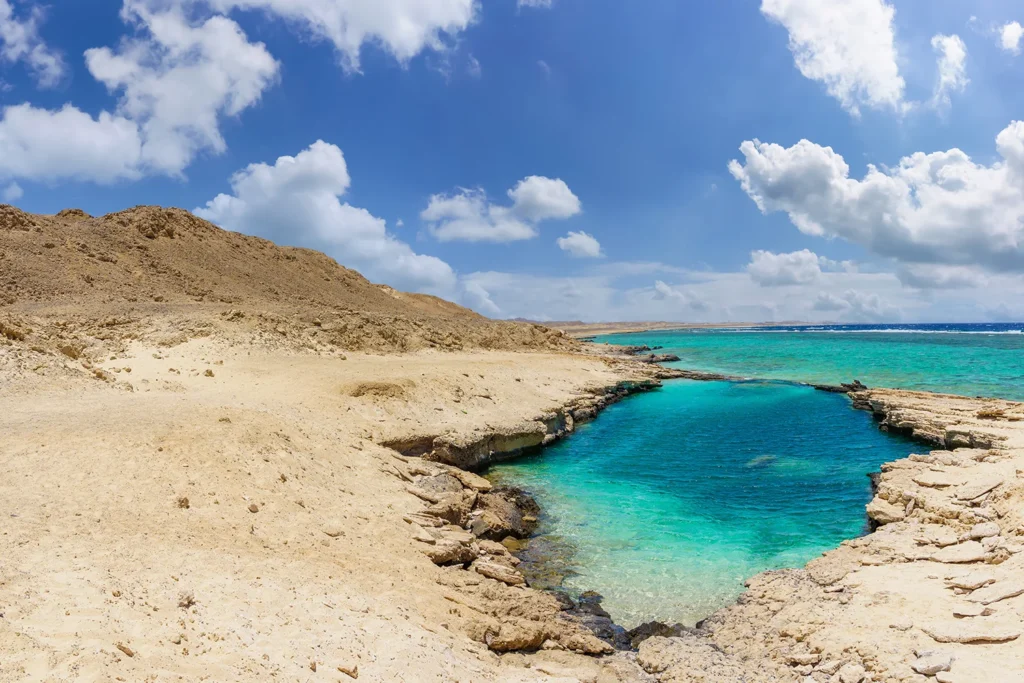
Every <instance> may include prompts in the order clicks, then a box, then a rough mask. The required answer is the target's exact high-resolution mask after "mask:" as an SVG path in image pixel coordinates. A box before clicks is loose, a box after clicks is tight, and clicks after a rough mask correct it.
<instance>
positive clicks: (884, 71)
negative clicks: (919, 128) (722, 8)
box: [761, 0, 906, 115]
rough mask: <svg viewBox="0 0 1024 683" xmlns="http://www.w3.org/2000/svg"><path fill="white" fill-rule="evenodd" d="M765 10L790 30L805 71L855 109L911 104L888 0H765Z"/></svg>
mask: <svg viewBox="0 0 1024 683" xmlns="http://www.w3.org/2000/svg"><path fill="white" fill-rule="evenodd" d="M761 12H762V13H763V14H764V15H765V16H766V17H767V18H769V19H770V20H772V21H775V22H777V23H779V24H781V25H782V26H784V27H785V28H786V30H787V31H788V32H789V49H790V51H791V52H792V53H793V59H794V61H795V62H796V66H797V68H798V69H799V70H800V73H801V74H803V76H804V77H805V78H809V79H811V80H814V81H818V82H820V83H823V84H824V85H825V89H826V90H827V91H828V94H829V95H831V96H832V97H834V98H836V99H837V100H839V103H840V104H841V105H842V106H843V108H844V109H846V110H847V111H849V112H850V113H851V114H854V115H859V114H860V108H861V107H868V108H872V109H890V110H894V111H903V110H904V109H905V108H906V105H905V103H904V101H903V94H904V89H905V87H906V84H905V82H904V80H903V77H902V76H900V72H899V66H898V64H897V61H898V60H897V52H896V39H895V32H894V29H893V17H894V15H895V10H894V9H893V7H892V5H890V4H889V3H887V2H885V0H846V1H845V2H821V0H763V2H762V3H761Z"/></svg>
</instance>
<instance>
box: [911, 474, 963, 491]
mask: <svg viewBox="0 0 1024 683" xmlns="http://www.w3.org/2000/svg"><path fill="white" fill-rule="evenodd" d="M912 481H913V482H914V483H915V484H917V485H918V486H925V487H927V488H934V489H939V488H946V487H947V486H955V485H956V484H959V483H961V482H962V481H963V479H962V478H961V477H955V476H953V475H950V474H947V473H945V472H930V471H928V472H921V473H920V474H915V475H914V476H913V477H912Z"/></svg>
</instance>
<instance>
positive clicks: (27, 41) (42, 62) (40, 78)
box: [0, 0, 65, 88]
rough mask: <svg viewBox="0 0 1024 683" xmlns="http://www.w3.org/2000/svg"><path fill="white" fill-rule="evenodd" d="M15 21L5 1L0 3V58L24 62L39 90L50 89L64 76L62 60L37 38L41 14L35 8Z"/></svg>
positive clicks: (7, 2)
mask: <svg viewBox="0 0 1024 683" xmlns="http://www.w3.org/2000/svg"><path fill="white" fill-rule="evenodd" d="M27 15H28V16H23V17H20V18H16V17H15V16H14V8H13V7H11V3H10V2H9V1H8V0H0V59H3V60H4V61H6V62H11V63H14V62H24V64H25V66H26V67H28V69H29V71H31V72H32V74H33V75H34V76H35V79H36V82H37V83H38V84H39V86H40V87H43V88H52V87H54V86H55V85H57V84H58V83H59V82H60V81H61V79H62V78H63V77H64V71H65V67H64V60H63V59H62V58H61V56H60V53H58V52H56V51H54V50H52V49H51V48H49V47H47V45H46V43H45V42H44V41H43V39H42V38H41V37H40V36H39V24H40V23H42V20H43V11H42V9H40V8H39V7H38V6H37V7H33V8H32V9H31V10H29V11H28V12H27Z"/></svg>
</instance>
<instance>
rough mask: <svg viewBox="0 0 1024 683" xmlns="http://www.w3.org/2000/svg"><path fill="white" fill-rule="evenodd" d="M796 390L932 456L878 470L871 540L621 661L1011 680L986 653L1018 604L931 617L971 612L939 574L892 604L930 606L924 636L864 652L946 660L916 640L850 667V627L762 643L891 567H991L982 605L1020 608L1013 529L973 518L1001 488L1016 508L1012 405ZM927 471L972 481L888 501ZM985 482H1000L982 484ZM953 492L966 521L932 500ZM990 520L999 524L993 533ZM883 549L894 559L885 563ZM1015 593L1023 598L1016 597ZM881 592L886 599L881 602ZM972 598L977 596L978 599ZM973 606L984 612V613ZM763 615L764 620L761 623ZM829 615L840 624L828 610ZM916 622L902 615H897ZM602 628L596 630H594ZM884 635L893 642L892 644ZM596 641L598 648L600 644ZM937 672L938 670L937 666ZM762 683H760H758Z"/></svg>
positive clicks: (787, 573)
mask: <svg viewBox="0 0 1024 683" xmlns="http://www.w3.org/2000/svg"><path fill="white" fill-rule="evenodd" d="M672 376H673V377H687V378H690V379H705V380H723V379H724V380H731V379H736V378H729V377H724V376H719V375H704V374H703V373H688V372H686V371H673V374H672ZM806 386H812V387H813V388H815V389H817V390H821V391H829V392H834V393H846V394H848V395H849V396H850V398H851V405H852V407H853V408H855V409H860V410H866V411H868V412H871V413H872V414H873V416H874V417H875V419H876V421H877V423H878V426H879V428H880V429H883V430H892V431H899V432H901V433H904V434H906V435H908V436H910V437H912V438H914V439H915V440H916V441H918V442H919V443H921V444H923V445H930V446H933V447H936V448H939V449H942V450H941V451H935V452H932V453H929V454H922V455H915V456H911V457H910V458H909V459H905V460H899V461H895V462H891V463H886V464H884V465H883V466H882V474H881V475H880V476H879V477H878V478H877V490H876V495H875V496H874V498H873V500H872V502H871V503H870V504H869V505H868V506H867V510H866V512H867V516H868V518H869V519H870V521H871V523H872V526H873V527H874V528H873V531H872V532H871V533H869V534H867V535H865V536H863V537H860V538H856V539H850V540H848V541H846V542H844V543H843V544H841V546H840V547H839V548H837V549H835V550H833V551H830V552H827V553H825V554H824V556H823V557H822V558H820V559H819V560H814V561H812V562H811V563H809V564H808V565H807V566H806V567H805V568H803V569H793V570H783V571H777V572H766V573H764V574H760V575H757V576H754V577H751V578H750V579H749V581H748V582H747V585H748V587H749V588H748V591H747V593H745V594H744V595H743V596H742V597H741V598H740V600H739V601H737V603H736V604H735V605H732V606H728V607H726V608H724V609H723V610H720V611H719V612H716V613H715V614H714V615H711V616H709V617H708V618H707V619H705V620H703V621H702V622H700V623H699V624H698V627H697V629H695V630H689V629H686V628H681V627H678V626H670V625H667V624H659V623H651V624H647V625H645V627H644V628H643V629H641V630H640V631H641V632H640V633H631V634H629V635H628V636H626V639H627V640H629V638H630V637H632V638H634V639H635V640H634V643H633V645H634V647H635V646H636V645H639V655H638V663H639V664H640V666H641V667H642V668H643V669H644V670H645V671H646V672H647V673H649V674H656V675H657V678H658V680H690V679H688V678H685V677H686V676H689V675H691V674H692V671H693V669H694V668H695V667H696V668H703V667H706V666H710V665H711V663H712V662H714V663H715V664H714V665H715V666H718V667H722V668H723V671H727V672H728V673H726V674H725V676H727V677H728V676H745V678H731V679H730V678H727V677H725V678H720V679H719V678H714V679H711V678H709V679H707V680H722V681H725V680H798V679H799V678H803V677H808V676H809V677H810V678H809V679H808V680H815V681H817V680H829V681H831V680H836V681H846V680H856V681H870V680H918V679H919V678H921V677H922V674H921V673H920V670H925V671H930V670H931V669H932V668H935V667H938V669H939V670H937V671H933V672H932V673H942V674H943V676H941V678H940V680H949V681H957V682H959V681H975V680H977V681H982V680H1002V679H1000V678H998V677H999V676H1001V675H1003V674H1002V673H1001V672H1006V671H1012V670H1024V668H1022V667H1024V659H1022V657H1021V655H1020V654H1018V653H1017V651H1016V650H1015V649H1013V646H1012V645H1010V646H1008V647H1007V648H1003V649H999V648H996V647H995V646H997V645H1002V644H1008V643H1012V642H1014V641H1016V640H1017V639H1018V638H1019V637H1020V635H1021V629H1020V628H1019V626H1020V616H1024V609H1022V608H1024V602H1021V601H1017V602H1020V603H1021V604H1019V605H1017V604H1014V603H1010V602H1007V603H1006V605H1012V606H1013V607H1015V608H1016V611H1017V613H1018V616H1017V617H1013V616H1008V617H1005V618H1003V619H1002V620H999V619H984V618H983V617H991V616H992V615H993V614H994V610H993V609H991V608H989V607H984V608H983V609H977V608H976V606H975V607H972V606H971V605H968V606H967V607H963V606H960V607H957V606H955V605H952V606H951V609H950V613H949V614H942V613H940V612H939V611H938V610H936V609H935V606H936V603H946V606H950V605H949V603H954V602H957V601H956V600H955V596H957V595H967V600H968V601H971V599H972V598H971V591H970V590H969V589H967V588H961V587H959V584H957V583H956V582H957V580H958V579H957V577H956V576H951V575H949V574H948V573H947V574H946V575H945V577H944V578H945V579H946V581H944V582H939V583H937V584H935V585H932V586H930V588H931V590H930V591H929V590H921V589H916V590H903V591H902V592H903V593H905V594H904V595H900V598H901V599H903V600H907V601H909V599H910V598H919V597H920V594H921V593H929V595H928V598H929V601H928V602H929V603H930V604H929V605H928V607H929V608H930V609H929V610H927V612H928V613H929V617H930V623H929V622H927V621H926V622H924V623H918V624H915V623H914V622H913V620H912V619H909V617H905V618H903V619H897V620H895V622H894V623H892V624H889V625H888V628H887V630H886V631H882V630H881V629H877V628H876V629H875V632H874V633H873V634H872V637H871V638H869V639H868V641H869V642H873V643H874V646H876V647H882V644H883V643H887V644H888V645H889V651H890V655H892V654H895V653H893V652H892V650H893V649H894V648H893V647H892V643H893V640H901V638H899V637H898V636H899V634H905V633H907V632H910V631H914V630H919V631H920V632H921V633H923V634H924V635H925V637H926V638H927V639H929V640H930V641H933V644H935V645H936V646H943V647H945V649H944V650H942V651H941V652H940V653H939V654H938V655H935V654H923V653H925V652H926V651H925V650H923V649H922V647H923V646H922V645H921V641H922V640H923V639H922V638H921V637H920V635H918V634H916V633H915V634H914V635H911V636H909V637H907V638H903V639H902V640H905V641H907V649H906V651H905V652H904V653H903V654H902V656H898V655H897V656H890V657H888V658H880V657H878V656H875V655H873V656H870V657H868V656H861V657H857V656H853V657H851V656H850V653H849V651H848V650H849V641H850V631H851V630H854V626H855V625H853V624H849V623H845V624H843V626H841V627H839V628H838V629H832V631H833V632H828V631H829V629H827V628H815V627H814V626H810V627H808V625H806V624H805V625H804V626H803V628H804V631H801V632H791V631H792V629H791V627H793V625H794V624H793V623H790V624H788V625H786V626H784V627H783V628H781V629H778V631H777V633H773V631H775V629H774V628H772V622H773V621H775V617H776V616H777V615H778V614H779V613H781V612H783V611H786V610H788V611H791V612H794V613H796V614H797V615H801V614H802V615H803V616H804V617H807V616H809V613H810V614H813V612H816V611H819V610H821V609H830V608H831V609H835V607H836V605H835V603H838V605H839V606H846V605H850V604H851V603H852V602H853V600H854V598H855V596H856V595H857V594H858V593H860V592H861V590H863V587H864V583H861V582H859V581H847V579H848V577H850V576H851V575H856V574H858V573H860V572H862V571H865V568H874V567H896V566H897V565H902V564H904V563H910V562H914V563H922V564H923V563H930V564H932V565H937V566H938V567H945V568H946V569H949V568H950V567H952V568H955V569H957V570H965V571H966V570H968V569H970V568H972V567H975V566H978V565H981V566H993V567H995V566H1000V567H1001V569H1002V571H1001V572H996V575H994V576H991V577H989V578H987V579H986V581H984V582H983V583H982V584H980V585H979V586H975V587H974V588H976V589H980V588H989V589H992V590H990V591H989V592H990V593H992V596H991V597H994V598H995V599H994V600H993V602H1000V601H1003V600H1007V601H1010V600H1012V599H1013V598H1016V597H1018V596H1019V595H1021V594H1024V583H1021V581H1020V580H1021V578H1022V577H1024V563H1020V562H1019V560H1020V559H1021V557H1024V556H1022V555H1021V553H1022V551H1024V545H1022V544H1021V542H1020V541H1021V537H1022V536H1024V524H1022V522H1024V515H1022V514H1019V513H1018V514H1014V513H1013V512H1012V510H1011V507H1012V506H1010V505H1009V504H1007V505H1004V506H1003V508H1001V509H999V510H997V511H996V512H995V513H992V512H989V511H985V510H983V509H978V508H979V507H981V506H984V504H985V503H986V502H987V497H988V496H990V495H992V492H993V491H994V490H999V489H1000V487H1002V486H1004V484H1008V485H1009V487H1008V488H1006V489H1005V491H1006V495H1007V497H1008V498H1013V497H1015V496H1016V500H1018V501H1019V497H1020V494H1021V493H1022V491H1021V490H1019V487H1016V488H1015V487H1014V483H1013V480H1015V479H1016V478H1018V477H1019V473H1020V472H1024V470H1019V469H1016V465H1019V464H1024V458H1022V455H1024V454H1022V453H1021V452H1019V451H1017V452H1014V451H1015V450H1016V449H1019V448H1020V447H1021V446H1024V428H1022V429H1018V428H1017V427H1016V426H1014V425H1016V421H1018V420H1022V421H1024V405H1022V404H1019V403H1015V402H1012V401H1002V400H998V399H970V398H966V397H960V396H954V395H948V394H945V395H944V394H930V393H926V392H908V391H899V390H885V389H876V390H872V389H869V388H867V387H865V386H864V385H862V384H860V383H856V382H855V383H852V384H846V385H841V386H822V385H806ZM971 416H973V420H972V419H971ZM1004 420H1007V421H1006V422H1004ZM1008 425H1009V427H1008ZM570 431H571V430H570ZM1000 432H1005V433H1000ZM1004 461H1007V462H1010V463H1014V464H1013V467H1012V468H1011V467H1009V466H1008V465H1006V464H1004V465H1002V466H1000V467H996V468H993V467H987V466H986V465H988V464H993V465H994V464H995V463H997V462H1004ZM936 465H938V466H939V467H943V466H944V467H971V468H977V469H976V470H973V471H968V473H967V476H965V477H962V478H961V479H960V480H958V481H946V482H944V481H942V480H941V478H939V479H938V480H936V479H934V478H929V476H928V475H927V474H924V475H921V474H920V473H919V474H918V477H917V478H912V480H911V481H912V485H916V486H917V487H918V488H921V489H923V491H922V492H920V493H918V492H914V491H909V492H908V489H907V488H905V487H904V488H900V485H904V484H906V482H905V481H903V480H902V479H901V478H900V477H898V476H897V475H894V474H893V472H906V471H908V470H911V471H913V470H920V469H926V470H927V471H929V472H930V471H933V470H936V469H937V467H936ZM993 469H995V470H998V471H999V472H1000V473H1001V475H1000V476H999V477H996V475H993V474H992V470H993ZM997 478H998V481H997V480H996V479H997ZM894 479H895V480H896V482H894ZM953 485H956V486H957V489H956V491H948V493H952V494H953V496H952V498H951V500H952V502H953V504H956V503H961V504H962V505H965V506H967V507H965V509H958V508H957V507H955V505H944V504H943V503H938V504H937V503H936V502H935V497H934V495H933V494H934V493H935V492H942V491H943V490H944V489H946V488H947V487H950V486H953ZM972 487H973V489H976V490H977V491H981V490H982V489H985V490H984V491H983V492H982V493H981V495H980V497H981V498H985V500H981V501H979V500H978V498H979V496H973V495H972V496H971V497H970V498H965V496H966V495H967V494H964V493H962V492H963V491H970V490H972ZM997 518H998V519H999V520H1000V521H1001V522H1003V523H1002V524H1000V523H997V522H996V521H993V520H995V519H997ZM993 525H994V526H993ZM876 546H877V548H876ZM894 548H898V550H896V551H894V550H893V549H894ZM910 548H913V550H910ZM979 548H982V549H983V550H979ZM880 549H881V552H880ZM887 551H892V552H887ZM1015 557H1016V559H1015ZM1018 565H1019V566H1018ZM895 573H896V574H897V577H896V578H892V577H886V578H884V579H882V580H879V582H880V583H881V585H884V586H887V587H890V589H891V587H892V586H894V585H900V584H902V577H901V576H898V575H899V574H901V573H902V572H899V571H897V572H895ZM906 573H908V574H910V573H912V572H910V571H908V572H906ZM916 573H920V572H916ZM933 576H934V577H935V578H938V575H936V574H927V577H929V578H930V577H933ZM872 578H874V577H872ZM844 582H846V583H844ZM780 584H781V586H780ZM950 585H953V589H952V593H953V597H954V599H953V600H950V599H949V598H950V596H949V595H947V593H950V589H949V586H950ZM1017 586H1020V587H1021V588H1022V590H1020V591H1018V590H1017ZM993 587H997V588H994V589H993ZM936 589H938V590H936ZM889 592H893V591H891V590H890V591H886V593H889ZM897 594H899V592H897ZM911 594H913V595H911ZM980 595H983V596H984V595H987V594H986V592H985V591H982V592H981V594H980ZM975 602H984V604H986V605H987V604H991V603H989V602H988V601H987V600H975ZM766 603H767V607H768V612H769V614H764V613H763V612H760V608H764V607H765V605H766ZM838 611H844V610H843V609H842V608H840V609H839V610H838ZM870 612H871V611H870V610H868V615H869V616H867V617H866V618H864V617H862V620H863V621H864V622H865V623H866V624H871V623H874V622H875V621H877V617H878V615H875V614H870ZM915 612H916V611H915V610H908V614H910V615H913V614H915ZM604 616H607V614H606V613H605V614H604ZM971 617H974V618H975V621H974V622H973V623H969V624H967V623H960V622H962V620H964V619H969V618H971ZM797 618H799V616H798V617H797ZM811 621H812V622H813V623H814V624H815V625H818V624H820V621H819V620H817V619H815V618H813V617H812V619H811ZM840 623H842V622H841V621H840ZM908 624H909V625H908ZM602 625H603V626H605V627H606V628H607V625H606V624H602ZM620 631H621V629H620ZM890 632H891V633H895V634H896V637H895V638H894V637H893V636H892V635H891V633H890ZM769 633H771V636H769ZM606 634H607V635H610V634H608V632H607V631H606ZM811 635H816V636H819V637H820V639H821V640H820V641H819V642H816V643H814V644H812V645H810V646H807V645H806V643H808V642H812V641H809V640H808V638H809V636H811ZM637 636H639V637H637ZM652 636H653V637H652ZM666 636H667V637H666ZM766 637H773V638H776V639H777V642H776V643H775V644H774V646H773V647H772V648H768V649H767V650H766V649H765V648H763V647H757V646H753V647H752V646H751V643H756V642H758V640H759V639H762V640H763V639H765V638H766ZM978 643H982V644H986V645H987V646H988V647H987V648H986V651H985V652H984V656H983V657H978V656H977V655H978V653H977V650H978V649H979V648H978ZM834 644H836V645H837V644H843V645H844V647H843V649H841V650H840V651H838V652H837V651H836V649H835V645H834ZM830 646H831V647H830ZM765 657H768V658H769V661H770V662H771V667H768V668H765V662H764V659H765ZM936 657H938V659H939V660H942V661H940V662H939V663H938V664H935V663H934V662H933V661H932V660H934V659H935V658H936ZM947 659H948V660H949V661H948V662H946V661H945V660H947ZM958 660H959V661H960V662H961V664H960V665H959V666H957V667H956V675H955V676H954V675H953V674H952V673H949V671H950V670H951V669H952V668H953V667H952V665H953V662H956V661H958ZM755 661H759V662H760V665H759V666H758V667H753V666H751V663H752V662H755ZM947 664H948V667H947ZM772 669H774V670H772ZM965 669H966V670H965ZM769 671H770V673H769ZM764 676H767V678H762V677H764ZM816 676H818V677H820V678H818V677H816ZM993 676H995V678H992V677H993ZM677 677H678V678H677ZM922 680H923V678H922ZM1006 680H1011V679H1006Z"/></svg>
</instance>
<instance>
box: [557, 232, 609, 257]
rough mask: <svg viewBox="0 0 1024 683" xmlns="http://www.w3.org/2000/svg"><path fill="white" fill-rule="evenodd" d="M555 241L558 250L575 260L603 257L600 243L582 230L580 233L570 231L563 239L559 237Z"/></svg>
mask: <svg viewBox="0 0 1024 683" xmlns="http://www.w3.org/2000/svg"><path fill="white" fill-rule="evenodd" d="M555 241H556V242H557V244H558V248H559V249H561V250H562V251H565V252H568V253H569V255H570V256H573V257H575V258H600V257H601V256H603V254H602V253H601V243H600V242H598V241H597V239H595V238H594V236H593V235H589V234H587V233H585V232H583V231H582V230H581V231H580V232H572V231H570V232H569V234H567V235H566V236H565V237H559V238H558V239H557V240H555Z"/></svg>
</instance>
